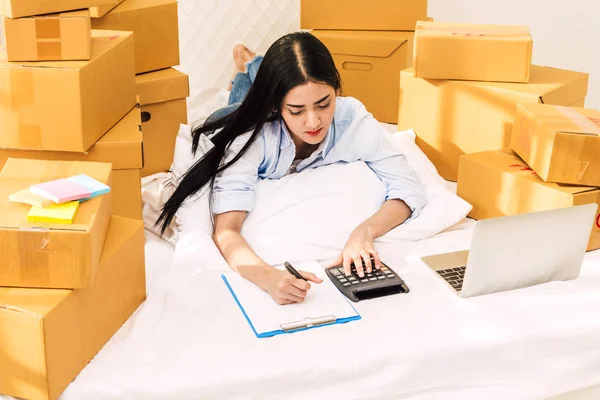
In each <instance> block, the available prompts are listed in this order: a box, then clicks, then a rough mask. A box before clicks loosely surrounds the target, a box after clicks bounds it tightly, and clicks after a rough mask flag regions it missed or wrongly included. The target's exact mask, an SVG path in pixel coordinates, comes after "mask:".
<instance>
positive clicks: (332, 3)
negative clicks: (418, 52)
mask: <svg viewBox="0 0 600 400" xmlns="http://www.w3.org/2000/svg"><path fill="white" fill-rule="evenodd" d="M425 19H427V0H372V1H366V0H344V1H343V2H340V1H339V0H300V27H301V28H302V29H333V30H339V29H341V30H365V31H375V30H382V31H414V30H415V24H416V23H417V21H419V20H425Z"/></svg>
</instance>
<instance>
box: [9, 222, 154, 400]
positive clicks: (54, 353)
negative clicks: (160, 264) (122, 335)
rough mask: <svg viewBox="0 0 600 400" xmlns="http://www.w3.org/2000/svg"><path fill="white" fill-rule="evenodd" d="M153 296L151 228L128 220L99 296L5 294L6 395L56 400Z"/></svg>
mask: <svg viewBox="0 0 600 400" xmlns="http://www.w3.org/2000/svg"><path fill="white" fill-rule="evenodd" d="M145 297H146V287H145V266H144V228H143V225H142V222H141V221H133V220H130V219H126V218H120V217H113V218H112V221H111V224H110V230H109V232H108V236H107V238H106V243H105V245H104V252H103V253H102V259H101V260H100V265H99V266H98V276H97V279H96V284H95V286H94V288H93V289H79V290H51V289H20V288H0V365H2V373H1V374H0V393H4V394H8V395H11V396H16V397H19V398H26V399H32V400H38V399H39V400H54V399H56V398H57V397H58V396H59V395H60V394H61V393H62V392H63V391H64V390H65V388H66V387H67V386H68V385H69V383H71V381H72V380H73V379H74V378H75V377H76V376H77V375H78V374H79V372H80V371H81V370H82V369H83V368H84V367H85V366H86V365H87V363H88V362H89V361H90V360H91V359H92V358H93V357H94V356H95V355H96V354H97V353H98V351H100V349H101V348H102V347H103V346H104V345H105V344H106V342H108V340H109V339H110V338H111V337H112V336H113V335H114V334H115V332H117V330H118V329H119V328H120V327H121V326H122V325H123V324H124V323H125V322H126V321H127V319H128V318H129V317H130V316H131V315H132V314H133V312H134V311H135V310H136V309H137V308H138V307H139V306H140V304H142V303H143V301H144V299H145Z"/></svg>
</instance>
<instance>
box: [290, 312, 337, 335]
mask: <svg viewBox="0 0 600 400" xmlns="http://www.w3.org/2000/svg"><path fill="white" fill-rule="evenodd" d="M336 319H337V318H336V317H335V315H324V316H322V317H314V318H311V317H308V318H303V319H301V320H299V321H294V322H287V323H285V324H281V325H279V326H280V327H281V330H282V331H284V332H291V331H296V330H298V329H308V328H312V327H314V326H319V325H325V324H331V323H334V322H335V321H336Z"/></svg>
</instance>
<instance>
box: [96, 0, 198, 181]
mask: <svg viewBox="0 0 600 400" xmlns="http://www.w3.org/2000/svg"><path fill="white" fill-rule="evenodd" d="M106 9H107V7H105V8H104V10H102V8H101V7H99V8H97V9H95V10H92V16H99V17H100V18H92V27H93V28H95V29H111V30H113V29H114V30H122V31H132V32H133V33H134V41H135V72H136V74H137V79H136V81H137V89H136V91H137V92H136V93H137V94H138V96H139V101H140V104H141V106H142V134H143V140H144V168H143V169H142V176H147V175H151V174H154V173H157V172H163V171H167V170H169V169H170V167H171V164H172V163H173V152H174V148H175V138H176V137H177V133H178V132H179V125H180V124H186V123H187V106H186V97H187V96H188V95H189V83H188V77H187V75H185V74H184V73H182V72H179V71H177V70H175V69H172V68H170V67H173V66H176V65H178V64H179V30H178V22H177V2H176V1H175V0H121V1H120V2H119V5H118V6H116V7H115V8H113V9H112V10H110V11H108V12H105V10H106Z"/></svg>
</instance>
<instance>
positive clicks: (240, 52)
mask: <svg viewBox="0 0 600 400" xmlns="http://www.w3.org/2000/svg"><path fill="white" fill-rule="evenodd" d="M254 56H256V53H254V52H252V51H250V50H249V49H248V48H247V47H246V46H244V45H243V44H236V45H235V46H234V47H233V62H234V64H235V71H234V73H233V76H232V77H231V80H233V78H235V76H236V75H237V73H238V72H246V63H247V62H248V61H250V60H252V59H253V58H254ZM227 90H231V82H229V86H228V88H227Z"/></svg>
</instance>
